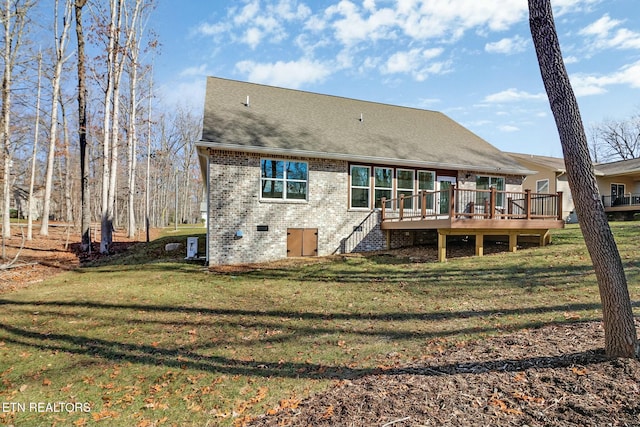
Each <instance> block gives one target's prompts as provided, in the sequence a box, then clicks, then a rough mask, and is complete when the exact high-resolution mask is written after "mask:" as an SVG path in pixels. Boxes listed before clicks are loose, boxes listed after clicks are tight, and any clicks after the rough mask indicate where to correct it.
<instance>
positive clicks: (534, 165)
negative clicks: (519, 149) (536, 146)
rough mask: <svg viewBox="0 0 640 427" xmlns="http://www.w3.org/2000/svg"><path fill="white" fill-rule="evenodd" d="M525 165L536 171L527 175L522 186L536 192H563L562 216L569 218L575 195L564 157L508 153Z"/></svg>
mask: <svg viewBox="0 0 640 427" xmlns="http://www.w3.org/2000/svg"><path fill="white" fill-rule="evenodd" d="M508 154H509V155H510V156H511V157H513V158H514V159H515V160H517V161H518V162H519V163H520V164H521V165H522V166H523V167H525V168H527V169H530V170H533V171H536V173H535V174H533V175H529V176H527V177H526V178H525V179H524V181H523V182H522V187H523V188H524V189H527V190H531V191H532V192H534V193H557V192H559V191H561V192H562V218H567V217H569V215H570V214H571V212H572V211H573V210H574V205H573V197H571V190H570V189H569V181H568V180H567V170H566V168H565V166H564V159H562V158H558V157H548V156H538V155H533V154H521V153H508Z"/></svg>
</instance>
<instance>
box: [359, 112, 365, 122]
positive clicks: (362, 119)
mask: <svg viewBox="0 0 640 427" xmlns="http://www.w3.org/2000/svg"><path fill="white" fill-rule="evenodd" d="M360 121H361V122H364V114H362V113H360Z"/></svg>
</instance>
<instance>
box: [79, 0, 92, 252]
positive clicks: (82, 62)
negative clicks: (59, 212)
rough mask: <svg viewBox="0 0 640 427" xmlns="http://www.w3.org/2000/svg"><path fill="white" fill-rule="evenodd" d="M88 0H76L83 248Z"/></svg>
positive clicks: (87, 239) (87, 230) (86, 231)
mask: <svg viewBox="0 0 640 427" xmlns="http://www.w3.org/2000/svg"><path fill="white" fill-rule="evenodd" d="M86 3H87V0H76V3H75V16H76V40H77V42H78V63H77V65H78V140H79V144H80V180H81V181H80V204H81V210H82V213H81V218H82V219H81V224H80V234H81V239H82V242H81V245H80V246H81V249H82V251H83V252H87V251H89V250H90V249H91V207H90V205H89V201H90V197H89V152H88V150H87V81H86V56H85V41H84V31H83V26H82V8H83V7H84V6H85V4H86Z"/></svg>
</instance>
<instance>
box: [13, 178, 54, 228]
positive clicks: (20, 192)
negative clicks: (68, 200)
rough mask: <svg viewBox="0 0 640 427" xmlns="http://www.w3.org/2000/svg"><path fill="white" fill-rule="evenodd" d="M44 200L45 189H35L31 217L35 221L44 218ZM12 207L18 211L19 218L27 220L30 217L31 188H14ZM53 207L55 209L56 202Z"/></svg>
mask: <svg viewBox="0 0 640 427" xmlns="http://www.w3.org/2000/svg"><path fill="white" fill-rule="evenodd" d="M43 200H44V187H37V188H35V189H34V191H33V198H32V201H31V216H32V218H33V220H35V221H37V220H39V219H40V217H41V216H42V207H43V203H44V202H43ZM11 206H12V208H13V209H16V210H17V213H18V217H19V218H27V217H28V216H29V187H23V186H19V185H14V186H13V199H12V201H11ZM52 206H53V207H55V202H53V204H52Z"/></svg>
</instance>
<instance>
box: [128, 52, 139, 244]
mask: <svg viewBox="0 0 640 427" xmlns="http://www.w3.org/2000/svg"><path fill="white" fill-rule="evenodd" d="M134 50H137V47H134ZM137 62H138V61H137V53H135V54H132V61H131V68H130V70H131V71H130V73H129V129H128V132H127V137H128V138H127V145H128V150H127V155H128V157H127V163H128V166H129V167H128V169H129V170H128V172H129V185H128V187H129V189H128V191H129V193H128V204H127V210H128V218H129V220H128V224H127V229H128V233H127V234H128V237H129V238H133V237H135V233H136V210H135V196H136V169H137V160H138V159H137V151H138V147H137V145H138V144H137V141H138V135H137V132H138V131H137V126H136V125H137V123H136V122H137V120H138V117H137V114H136V111H137V107H138V106H137V103H138V100H137V85H138V64H137Z"/></svg>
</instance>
